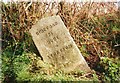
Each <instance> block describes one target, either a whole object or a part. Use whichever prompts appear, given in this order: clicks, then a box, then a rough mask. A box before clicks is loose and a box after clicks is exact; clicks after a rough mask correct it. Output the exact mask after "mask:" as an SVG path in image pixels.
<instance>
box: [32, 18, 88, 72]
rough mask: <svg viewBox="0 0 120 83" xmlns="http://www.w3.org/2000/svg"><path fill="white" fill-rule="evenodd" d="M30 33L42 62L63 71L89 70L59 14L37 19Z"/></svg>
mask: <svg viewBox="0 0 120 83" xmlns="http://www.w3.org/2000/svg"><path fill="white" fill-rule="evenodd" d="M30 33H31V35H32V38H33V41H34V43H35V45H36V47H37V49H38V51H39V52H40V54H41V56H42V57H43V60H44V62H46V63H50V64H52V65H54V66H55V68H56V69H61V70H63V71H65V72H70V71H74V70H81V71H85V72H89V71H90V68H89V66H88V64H87V63H86V61H85V59H84V58H83V56H82V55H81V53H80V51H79V49H78V47H77V46H76V44H75V42H74V41H73V38H72V37H71V35H70V33H69V31H68V29H67V28H66V26H65V25H64V23H63V21H62V20H61V18H60V16H51V17H46V18H43V19H41V20H39V21H38V22H37V23H36V24H35V25H33V27H32V28H31V29H30Z"/></svg>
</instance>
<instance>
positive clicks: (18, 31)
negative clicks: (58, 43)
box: [1, 2, 120, 83]
mask: <svg viewBox="0 0 120 83" xmlns="http://www.w3.org/2000/svg"><path fill="white" fill-rule="evenodd" d="M50 5H51V6H50ZM80 5H83V6H80ZM102 7H103V9H104V8H107V9H108V13H104V12H103V10H100V8H102ZM1 10H2V81H3V82H8V83H10V82H12V83H14V82H16V81H31V82H32V81H42V82H44V81H51V82H53V81H61V82H62V81H63V82H64V81H92V82H94V81H99V82H105V81H111V82H115V81H119V80H120V79H119V78H120V68H119V67H120V62H119V60H120V58H119V55H120V50H119V49H120V45H119V44H120V26H119V25H120V19H119V11H117V10H116V9H115V5H114V4H113V3H73V4H70V3H65V2H60V3H49V4H47V3H42V2H32V3H31V2H19V3H14V2H13V3H8V4H5V3H2V6H1ZM36 10H37V11H36ZM96 11H98V13H97V12H96ZM53 15H60V16H61V18H62V20H63V22H64V24H65V25H66V27H67V28H68V29H69V32H70V34H71V36H72V37H73V39H74V41H75V43H76V44H77V46H78V47H79V49H80V51H81V53H82V54H83V56H84V58H85V59H86V61H87V63H88V65H89V66H90V68H91V69H92V70H93V72H92V73H90V74H85V75H84V74H83V73H82V72H81V71H77V72H71V73H69V74H65V73H64V72H62V71H57V70H54V68H53V67H52V66H51V65H50V64H47V63H44V62H43V61H42V60H41V57H40V55H39V53H38V51H37V49H36V47H35V45H34V43H33V41H32V38H31V36H30V33H29V29H30V28H31V26H32V25H33V24H35V23H36V22H37V21H38V20H40V19H41V18H44V17H47V16H53Z"/></svg>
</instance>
